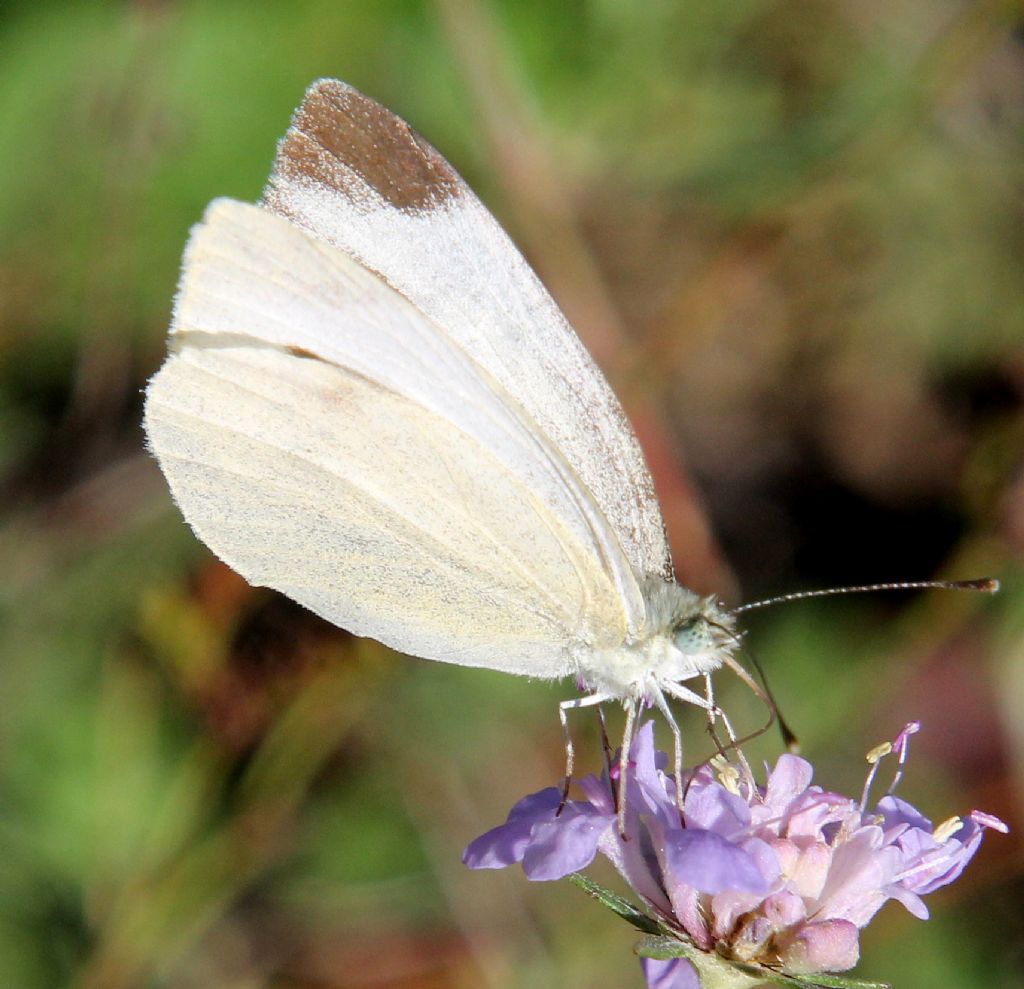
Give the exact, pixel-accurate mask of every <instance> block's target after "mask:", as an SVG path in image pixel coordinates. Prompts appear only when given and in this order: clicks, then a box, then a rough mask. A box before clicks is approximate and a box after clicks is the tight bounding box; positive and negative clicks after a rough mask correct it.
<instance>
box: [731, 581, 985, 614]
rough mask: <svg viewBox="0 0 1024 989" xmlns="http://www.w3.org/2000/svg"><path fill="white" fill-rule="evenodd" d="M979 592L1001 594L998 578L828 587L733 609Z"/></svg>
mask: <svg viewBox="0 0 1024 989" xmlns="http://www.w3.org/2000/svg"><path fill="white" fill-rule="evenodd" d="M920 590H940V591H980V592H982V593H983V594H995V593H996V591H998V590H999V581H998V580H996V579H995V577H981V578H980V579H978V580H901V581H892V582H889V583H885V584H857V585H854V586H852V587H828V588H825V589H823V590H819V591H794V592H793V593H792V594H780V595H778V596H777V597H773V598H765V599H764V600H763V601H751V602H750V603H749V604H741V605H740V606H739V607H738V608H734V609H733V614H734V615H740V614H742V613H743V612H744V611H753V610H754V609H755V608H767V607H768V606H769V605H773V604H783V603H784V602H786V601H803V600H805V599H806V598H827V597H833V596H834V595H838V594H871V593H874V592H875V591H920Z"/></svg>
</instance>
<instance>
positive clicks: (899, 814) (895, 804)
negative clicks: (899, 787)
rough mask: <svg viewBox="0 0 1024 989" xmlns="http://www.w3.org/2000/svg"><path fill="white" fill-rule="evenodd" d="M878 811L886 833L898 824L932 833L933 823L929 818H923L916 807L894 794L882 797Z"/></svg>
mask: <svg viewBox="0 0 1024 989" xmlns="http://www.w3.org/2000/svg"><path fill="white" fill-rule="evenodd" d="M877 810H878V813H879V814H881V815H882V818H883V820H884V822H885V829H886V831H888V830H889V829H890V828H893V827H895V826H896V825H898V824H906V825H909V826H910V827H912V828H917V829H918V830H919V831H927V832H929V833H931V830H932V822H931V821H929V820H928V818H927V817H922V816H921V812H920V811H919V810H918V809H917V808H916V807H914V806H912V805H911V804H908V803H907V802H906V800H901V799H900V798H899V797H895V796H893V795H892V794H889V795H888V796H886V797H882V799H881V800H879V801H878V808H877Z"/></svg>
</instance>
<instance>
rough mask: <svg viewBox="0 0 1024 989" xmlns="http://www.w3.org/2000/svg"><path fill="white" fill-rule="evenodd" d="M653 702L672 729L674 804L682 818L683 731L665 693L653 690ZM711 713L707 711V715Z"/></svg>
mask: <svg viewBox="0 0 1024 989" xmlns="http://www.w3.org/2000/svg"><path fill="white" fill-rule="evenodd" d="M653 697H654V703H655V704H656V705H657V707H658V710H659V711H661V713H662V715H664V717H665V720H666V721H667V722H668V726H669V728H671V729H672V747H673V755H674V761H673V766H672V768H673V771H674V772H675V775H676V806H678V808H679V817H680V820H682V816H683V733H682V732H681V731H680V730H679V724H678V722H677V721H676V719H675V717H674V716H673V714H672V709H671V708H670V707H669V706H668V702H667V701H666V700H665V695H664V694H663V693H662V692H661V691H660V690H657V691H653ZM710 716H711V714H710V712H708V717H709V718H710Z"/></svg>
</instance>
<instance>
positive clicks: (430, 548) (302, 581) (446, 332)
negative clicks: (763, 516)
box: [145, 80, 736, 762]
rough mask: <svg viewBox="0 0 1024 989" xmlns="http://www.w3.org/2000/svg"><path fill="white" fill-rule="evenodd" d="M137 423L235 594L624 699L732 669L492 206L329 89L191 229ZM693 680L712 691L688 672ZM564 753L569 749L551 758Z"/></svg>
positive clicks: (632, 462)
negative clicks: (261, 175)
mask: <svg viewBox="0 0 1024 989" xmlns="http://www.w3.org/2000/svg"><path fill="white" fill-rule="evenodd" d="M145 427H146V432H147V434H148V437H149V444H150V447H151V449H152V451H153V453H154V454H155V455H156V457H157V459H158V460H159V462H160V466H161V468H162V469H163V472H164V474H165V475H166V477H167V480H168V483H169V484H170V487H171V491H172V492H173V494H174V498H175V501H176V502H177V503H178V506H179V507H180V509H181V511H182V513H183V515H184V516H185V518H186V520H187V521H188V522H189V524H190V525H191V526H192V528H193V529H194V530H195V531H196V533H197V534H198V536H199V537H200V539H202V540H203V542H205V543H206V544H207V545H208V546H209V547H210V548H211V549H212V550H213V551H214V552H215V553H216V554H217V555H218V556H219V557H221V558H222V559H223V560H224V561H225V562H226V563H228V564H229V565H230V566H231V567H233V568H234V569H235V570H237V571H238V572H239V573H240V574H242V576H244V577H245V578H246V579H247V580H249V581H250V582H251V583H253V584H258V585H266V586H269V587H273V588H275V589H277V590H278V591H281V592H283V593H284V594H287V595H288V596H289V597H291V598H293V599H294V600H296V601H298V602H299V603H300V604H303V605H305V606H306V607H307V608H309V609H311V610H312V611H314V612H316V613H317V614H319V615H321V616H323V617H324V618H326V619H328V620H329V621H331V622H334V623H335V624H337V625H340V626H342V627H343V628H346V629H349V630H351V631H352V632H354V633H356V634H358V635H365V636H371V637H372V638H374V639H378V640H379V641H381V642H383V643H386V644H387V645H389V646H392V647H394V648H395V649H398V650H401V651H403V652H406V653H410V654H412V655H414V656H421V657H424V658H426V659H435V660H440V661H442V662H446V663H457V664H459V665H462V666H482V667H486V668H488V669H494V670H504V671H506V672H509V673H518V674H522V675H524V676H531V677H538V678H545V679H552V678H560V677H569V676H571V677H574V678H575V679H576V680H577V681H578V683H579V684H580V685H581V686H582V687H583V688H584V689H585V690H586V691H588V694H587V696H584V697H582V698H577V699H575V700H571V701H566V702H564V703H563V704H562V706H561V709H560V714H561V718H562V724H563V727H564V726H565V724H566V715H565V712H566V709H567V708H569V707H581V706H589V705H591V704H597V703H600V702H602V701H621V702H622V703H623V704H624V705H625V706H626V709H627V715H628V717H627V740H626V743H624V749H628V738H629V733H630V732H631V730H632V724H633V717H634V716H635V713H636V710H637V707H638V706H639V705H640V704H641V703H654V704H656V705H657V706H658V707H659V708H661V710H662V711H663V712H664V713H665V714H666V717H667V718H668V719H669V723H670V724H671V725H672V727H673V730H674V731H675V733H676V739H677V761H678V747H679V741H678V738H679V736H678V728H677V727H676V724H675V722H674V720H673V719H672V715H671V713H670V712H669V709H668V706H667V704H666V701H665V695H671V696H673V697H676V698H681V699H683V700H686V701H689V702H692V703H696V704H699V705H700V706H702V707H705V708H707V709H708V710H709V711H713V710H715V708H714V705H713V701H712V700H711V697H710V687H709V686H708V688H707V692H706V694H705V695H701V694H698V693H696V692H694V691H692V690H690V689H689V688H687V687H686V686H684V685H683V682H684V681H686V680H689V679H691V678H694V677H698V676H700V675H702V674H705V675H706V674H708V673H709V672H710V671H712V670H714V669H716V668H717V667H719V666H720V665H721V664H722V663H723V662H729V661H730V655H729V654H730V650H731V649H732V647H733V646H734V644H735V642H736V639H735V636H734V634H733V631H732V629H733V619H732V616H731V615H730V614H729V613H727V612H724V611H723V610H722V609H721V608H720V607H719V606H718V605H717V604H716V603H715V601H714V600H713V599H711V598H701V597H699V596H698V595H696V594H694V593H693V592H691V591H689V590H686V589H685V588H683V587H680V586H679V585H678V584H676V583H675V582H674V580H673V569H672V561H671V558H670V556H669V550H668V545H667V543H666V539H665V531H664V524H663V522H662V518H661V514H660V511H659V508H658V504H657V501H656V498H655V494H654V487H653V484H652V482H651V477H650V475H649V473H648V471H647V467H646V465H645V463H644V459H643V455H642V453H641V451H640V448H639V446H638V444H637V441H636V438H635V437H634V435H633V432H632V430H631V429H630V426H629V423H628V422H627V420H626V418H625V416H624V414H623V411H622V408H621V407H620V405H619V403H618V401H617V400H616V398H615V396H614V395H613V394H612V391H611V389H610V388H609V387H608V384H607V382H606V381H605V379H604V378H603V377H602V375H601V373H600V371H599V370H598V369H597V367H596V366H595V365H594V363H593V361H592V360H591V358H590V357H589V355H588V354H587V352H586V350H585V349H584V347H583V345H582V344H581V343H580V341H579V339H578V338H577V337H576V335H575V334H574V333H573V331H572V329H571V327H570V326H569V324H568V323H567V322H566V320H565V317H564V316H563V315H562V314H561V312H560V311H559V310H558V308H557V307H556V305H555V303H554V302H553V301H552V299H551V297H550V296H549V295H548V293H547V292H546V291H545V289H544V287H543V286H542V285H541V283H540V282H539V280H538V279H537V277H536V275H534V273H533V272H532V271H531V269H530V268H529V267H528V265H527V264H526V262H525V261H524V260H523V258H522V257H521V255H520V254H519V253H518V252H517V250H516V249H515V247H514V246H513V245H512V243H511V241H510V240H509V239H508V237H507V236H506V235H505V233H504V232H503V231H502V230H501V228H500V227H499V226H498V224H497V222H496V221H495V220H494V218H493V217H492V216H491V215H490V214H489V213H488V212H487V210H486V209H485V208H484V207H483V206H482V205H481V203H480V201H479V200H478V199H477V198H476V197H475V196H474V195H473V193H472V192H471V191H470V190H469V188H468V187H467V186H466V184H465V183H464V182H463V180H462V179H461V178H460V177H459V176H458V174H456V172H455V170H454V169H453V168H452V166H451V165H449V164H448V162H447V161H445V160H444V158H442V157H441V155H440V154H438V152H437V151H435V150H434V149H433V148H432V147H431V146H430V145H428V144H427V143H426V142H425V141H424V140H423V139H422V138H420V137H419V136H418V135H417V134H416V133H415V132H413V130H412V129H411V128H410V127H409V126H408V125H407V124H406V123H405V122H404V121H402V120H401V119H399V118H398V117H397V116H395V115H394V114H392V113H390V112H389V111H388V110H386V109H384V108H383V107H382V106H380V105H379V104H378V103H375V102H374V101H373V100H370V99H368V98H367V97H366V96H363V95H362V94H361V93H359V92H357V91H356V90H354V89H352V88H351V87H349V86H347V85H345V84H344V83H341V82H337V81H334V80H321V81H320V82H317V83H315V84H314V85H313V86H312V87H311V88H310V89H309V91H308V92H307V94H306V98H305V101H304V102H303V104H302V106H301V107H300V108H299V110H298V111H297V113H296V115H295V118H294V121H293V123H292V126H291V128H290V130H289V131H288V133H287V135H286V136H285V138H284V140H283V141H282V142H281V144H280V147H279V148H278V153H277V159H276V161H275V164H274V170H273V174H272V176H271V179H270V183H269V185H268V187H267V189H266V191H265V193H264V197H263V202H262V203H261V205H259V206H253V205H249V204H246V203H240V202H234V201H232V200H228V199H218V200H216V201H214V202H213V203H211V204H210V206H209V208H208V209H207V211H206V215H205V216H204V218H203V221H202V222H201V223H200V224H199V225H198V226H196V227H195V229H194V230H193V231H192V235H191V238H190V240H189V244H188V247H187V248H186V251H185V259H184V269H183V272H182V276H181V283H180V288H179V293H178V297H177V304H176V308H175V313H174V319H173V323H172V326H171V355H170V356H169V357H168V359H167V361H166V363H165V364H164V365H163V367H162V368H161V370H160V371H159V373H158V374H157V375H156V376H155V377H154V378H153V380H152V381H151V382H150V384H149V388H148V391H147V394H146V413H145ZM707 683H708V684H709V683H710V681H709V680H707ZM570 762H571V749H570Z"/></svg>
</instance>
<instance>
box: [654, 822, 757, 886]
mask: <svg viewBox="0 0 1024 989" xmlns="http://www.w3.org/2000/svg"><path fill="white" fill-rule="evenodd" d="M664 840H665V858H666V867H667V868H666V871H667V872H669V873H670V874H671V875H672V877H673V878H674V879H676V880H678V881H679V882H683V883H686V885H687V886H693V887H694V888H695V889H698V890H700V891H701V892H702V893H712V894H714V893H724V892H726V891H727V890H737V891H740V892H748V893H764V892H766V891H767V889H768V883H767V881H766V880H765V878H764V876H762V875H761V871H760V870H759V869H758V867H757V861H756V860H755V859H754V858H753V856H751V855H749V854H748V853H747V852H745V851H744V850H743V849H742V848H740V847H739V846H738V845H734V844H733V843H732V842H731V841H727V840H726V839H725V838H723V837H722V836H721V835H719V834H715V832H714V831H705V830H703V829H702V828H686V829H685V830H682V829H679V830H675V831H670V832H668V833H666V834H665V836H664Z"/></svg>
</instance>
